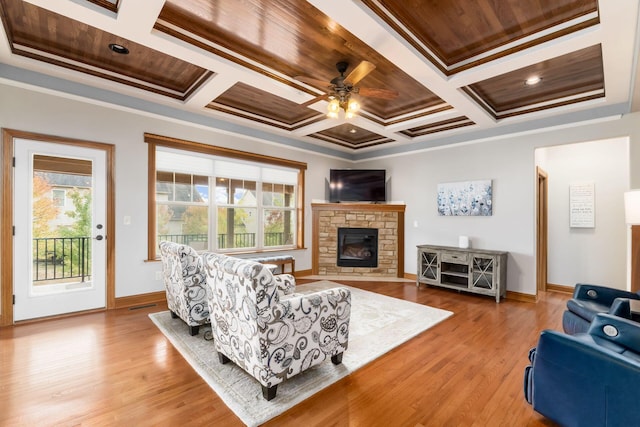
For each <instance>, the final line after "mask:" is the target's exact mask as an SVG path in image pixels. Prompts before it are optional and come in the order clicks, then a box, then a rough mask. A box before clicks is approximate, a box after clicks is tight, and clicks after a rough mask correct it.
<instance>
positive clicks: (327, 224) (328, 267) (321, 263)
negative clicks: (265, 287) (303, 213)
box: [311, 203, 405, 277]
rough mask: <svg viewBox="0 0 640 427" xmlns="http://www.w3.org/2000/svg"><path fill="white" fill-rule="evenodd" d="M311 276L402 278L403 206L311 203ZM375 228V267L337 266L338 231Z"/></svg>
mask: <svg viewBox="0 0 640 427" xmlns="http://www.w3.org/2000/svg"><path fill="white" fill-rule="evenodd" d="M311 211H312V213H313V236H312V240H313V247H312V258H313V259H312V270H311V271H312V274H314V275H320V276H376V277H404V211H405V205H399V204H363V203H312V204H311ZM343 227H350V228H376V229H378V266H377V267H339V266H338V265H337V252H338V228H343Z"/></svg>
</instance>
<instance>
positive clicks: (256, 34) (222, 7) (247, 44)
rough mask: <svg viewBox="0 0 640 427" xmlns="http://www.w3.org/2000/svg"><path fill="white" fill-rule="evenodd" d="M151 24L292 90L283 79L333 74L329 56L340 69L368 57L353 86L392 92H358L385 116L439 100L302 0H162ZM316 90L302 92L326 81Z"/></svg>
mask: <svg viewBox="0 0 640 427" xmlns="http://www.w3.org/2000/svg"><path fill="white" fill-rule="evenodd" d="M155 28H156V29H157V30H159V31H164V32H166V33H168V34H171V35H173V36H175V37H178V38H180V39H182V40H185V41H187V42H189V43H192V44H194V45H196V46H199V47H201V48H203V49H207V50H208V51H210V52H212V53H215V54H216V55H221V56H223V57H225V58H228V59H230V60H232V61H235V62H237V63H239V64H242V65H243V66H246V67H249V68H251V69H253V70H254V71H257V72H260V73H263V74H266V75H269V76H270V77H273V78H275V79H277V80H279V81H281V82H283V83H286V84H289V85H291V86H294V87H299V88H300V87H302V86H300V84H299V83H297V82H295V81H291V80H290V79H292V78H293V77H295V76H301V75H304V76H308V77H312V78H314V79H318V80H321V81H326V82H327V83H328V82H329V81H330V80H331V79H332V78H334V77H336V76H337V75H338V72H337V71H336V68H335V64H336V62H338V61H347V62H348V63H349V64H350V67H349V69H348V70H347V73H348V72H349V71H350V70H351V69H353V68H354V67H355V66H357V65H358V64H359V63H360V62H361V61H362V60H367V61H370V62H372V63H373V64H375V65H376V67H377V68H376V69H375V70H374V71H373V72H371V73H370V74H369V75H367V76H366V77H365V78H364V79H363V80H362V81H361V83H360V84H359V86H362V87H367V88H383V89H391V90H395V91H397V92H399V94H400V95H399V96H398V97H397V98H396V99H395V100H392V101H390V100H385V99H378V98H371V97H363V96H360V97H359V102H360V104H361V106H362V109H363V110H365V111H367V112H368V113H370V114H373V115H376V116H378V117H380V118H382V119H385V120H386V119H391V118H393V117H396V116H399V115H404V114H409V113H412V112H414V111H416V110H419V109H424V108H428V107H432V106H436V105H440V104H443V103H444V102H443V101H442V100H441V99H440V98H439V97H437V96H436V95H435V94H433V93H432V92H431V91H429V90H428V89H427V88H425V87H424V86H422V85H421V84H420V83H418V82H417V81H415V80H414V79H413V78H411V77H410V76H409V75H408V74H406V73H405V72H404V71H402V70H400V69H399V68H398V67H397V66H396V65H394V64H393V63H391V62H390V61H389V60H387V59H386V58H385V57H383V56H382V55H380V54H379V53H378V52H376V51H375V50H373V49H372V48H370V47H369V46H367V45H366V44H365V43H363V42H362V41H361V40H359V39H358V38H357V37H355V36H354V35H353V34H350V33H349V32H348V31H346V30H345V29H344V28H343V27H341V26H340V25H338V24H337V23H336V22H335V21H333V20H332V19H331V18H330V17H328V16H326V15H324V14H323V13H322V12H320V11H319V10H318V9H316V8H315V7H313V6H312V5H310V4H309V3H308V2H306V1H305V0H287V1H285V0H246V1H236V0H220V1H215V2H212V1H209V0H191V1H189V2H184V1H182V0H167V1H166V2H165V4H164V7H163V8H162V11H161V13H160V16H159V19H158V22H157V23H156V25H155ZM203 40H205V41H206V42H203ZM256 64H257V65H256ZM282 76H288V77H289V79H287V78H283V77H282ZM316 89H318V92H310V93H313V94H316V95H317V94H321V93H324V91H325V90H326V87H322V86H318V87H316Z"/></svg>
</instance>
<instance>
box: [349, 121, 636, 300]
mask: <svg viewBox="0 0 640 427" xmlns="http://www.w3.org/2000/svg"><path fill="white" fill-rule="evenodd" d="M617 137H629V141H630V142H629V161H630V175H631V187H632V188H640V113H635V114H629V115H626V116H625V117H622V118H621V119H617V120H613V119H612V120H601V121H599V122H595V123H590V124H583V125H576V126H572V127H564V128H559V129H553V130H546V131H540V132H537V133H528V134H523V135H511V136H509V137H503V138H500V139H495V140H488V141H482V142H481V143H477V144H473V143H471V144H466V145H464V144H461V145H457V146H454V147H449V148H440V149H437V148H436V149H431V150H425V151H423V152H413V153H410V154H408V155H399V156H396V157H391V158H385V159H378V160H374V161H368V162H362V163H359V164H358V166H359V167H380V168H386V169H387V171H388V175H389V176H390V177H391V179H392V182H393V195H394V196H393V198H394V199H396V200H403V201H405V202H406V204H407V210H406V226H407V232H406V236H405V254H406V258H405V271H406V272H407V273H412V274H416V268H417V266H416V264H417V262H416V261H417V260H416V256H414V255H415V253H416V245H419V244H440V245H450V246H457V244H458V236H459V235H466V236H469V237H470V239H471V246H472V247H475V248H482V249H494V250H504V251H508V252H509V258H508V272H507V289H508V290H509V291H514V292H520V293H525V294H535V293H536V282H535V280H536V259H535V254H536V241H535V190H536V174H535V150H536V148H538V147H548V146H556V145H561V144H569V143H577V142H588V141H594V140H602V139H609V138H617ZM634 165H639V166H636V167H634ZM477 179H491V180H493V216H491V217H442V216H439V215H438V212H437V207H436V191H437V185H438V183H443V182H452V181H454V182H455V181H466V180H477ZM622 191H624V190H623V189H621V188H619V186H617V189H616V190H615V193H618V194H615V193H614V194H611V196H612V197H620V198H621V197H622ZM603 197H604V196H603ZM603 200H604V199H603ZM550 215H554V212H550ZM614 220H615V218H614ZM414 221H417V222H418V227H417V228H413V223H414ZM621 221H622V224H620V225H619V227H624V223H623V222H624V220H621ZM602 240H603V241H602V244H603V246H602V248H615V251H616V253H619V250H620V249H621V248H622V250H623V251H626V250H627V249H626V248H627V247H628V242H627V241H626V234H625V235H621V234H620V233H619V232H616V233H614V234H612V235H611V236H604V237H603V239H602ZM603 250H606V249H603ZM554 256H558V257H560V256H561V254H555V255H554ZM584 258H585V259H584V260H582V262H583V263H585V264H590V263H595V262H596V261H597V262H598V263H599V265H598V268H600V269H601V271H602V273H601V274H602V275H606V274H607V273H606V272H607V271H609V270H610V269H615V268H619V267H620V258H618V257H617V256H614V257H612V258H607V259H606V260H605V262H604V263H602V262H601V258H598V259H595V258H594V252H589V253H587V254H584ZM622 258H624V257H622ZM614 261H615V262H614ZM594 268H596V267H595V266H594ZM624 269H625V271H626V269H627V266H626V264H625V266H624ZM599 277H600V276H599ZM577 279H578V278H574V279H571V280H570V281H568V282H567V283H562V284H571V283H572V282H573V281H574V280H577ZM615 280H616V283H617V282H618V281H619V279H617V278H616V279H615ZM607 283H609V281H608V280H607ZM612 285H613V283H612Z"/></svg>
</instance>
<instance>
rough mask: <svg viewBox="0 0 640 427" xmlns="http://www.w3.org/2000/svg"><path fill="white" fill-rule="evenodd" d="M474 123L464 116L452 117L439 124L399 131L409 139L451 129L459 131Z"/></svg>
mask: <svg viewBox="0 0 640 427" xmlns="http://www.w3.org/2000/svg"><path fill="white" fill-rule="evenodd" d="M474 124H475V123H474V122H473V121H472V120H471V119H469V118H468V117H465V116H459V117H454V118H452V119H448V120H442V121H440V122H435V123H429V124H426V125H423V126H417V127H415V128H411V129H406V130H403V131H400V133H402V134H403V135H406V136H408V137H411V138H415V137H417V136H422V135H429V134H432V133H436V132H444V131H448V130H453V129H459V128H462V127H466V126H471V125H474Z"/></svg>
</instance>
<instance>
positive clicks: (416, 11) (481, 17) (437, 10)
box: [362, 0, 599, 75]
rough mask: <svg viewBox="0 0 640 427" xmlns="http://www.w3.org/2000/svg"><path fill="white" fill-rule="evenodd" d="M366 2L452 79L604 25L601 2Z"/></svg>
mask: <svg viewBox="0 0 640 427" xmlns="http://www.w3.org/2000/svg"><path fill="white" fill-rule="evenodd" d="M362 2H363V3H364V4H365V5H367V7H369V8H370V9H371V10H372V11H373V12H374V13H376V14H377V15H378V16H379V17H380V18H381V19H382V20H384V21H385V22H387V24H389V25H390V26H391V27H392V28H394V30H395V31H396V32H398V34H400V35H401V36H402V37H403V38H405V39H406V40H407V41H408V42H409V43H410V44H412V45H413V46H414V47H415V48H416V49H417V50H418V51H419V52H421V53H422V54H423V55H424V56H425V57H427V58H428V59H429V60H430V61H432V62H433V63H434V64H436V66H438V68H440V70H441V71H443V72H444V73H446V74H448V75H451V74H454V73H455V72H458V71H462V70H464V69H468V68H470V67H472V66H475V65H479V64H482V63H485V62H488V61H490V60H494V59H496V58H499V57H501V56H505V55H508V54H510V53H514V52H515V51H518V50H522V49H523V48H527V47H531V46H535V45H538V44H540V43H543V42H545V41H548V40H551V39H554V38H557V37H560V36H562V35H566V34H569V33H571V32H574V31H577V30H580V29H583V28H586V27H589V26H592V25H596V24H597V23H598V22H599V18H598V16H597V11H598V2H597V0H503V1H499V2H494V1H489V0H481V1H478V0H447V1H432V0H415V1H411V2H408V1H404V0H362ZM525 38H530V39H531V40H528V41H524V39H525ZM513 42H516V44H518V43H521V45H519V46H513V47H509V46H508V44H509V43H513ZM494 50H496V51H495V52H492V51H494Z"/></svg>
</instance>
